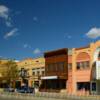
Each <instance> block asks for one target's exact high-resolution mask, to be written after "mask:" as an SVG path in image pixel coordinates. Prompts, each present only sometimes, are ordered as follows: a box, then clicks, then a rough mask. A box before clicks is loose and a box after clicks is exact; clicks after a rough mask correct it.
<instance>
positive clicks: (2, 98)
mask: <svg viewBox="0 0 100 100" xmlns="http://www.w3.org/2000/svg"><path fill="white" fill-rule="evenodd" d="M0 100H33V99H27V98H26V99H25V98H24V99H16V98H11V97H10V98H6V97H0ZM34 100H64V99H55V98H43V97H38V98H37V97H34Z"/></svg>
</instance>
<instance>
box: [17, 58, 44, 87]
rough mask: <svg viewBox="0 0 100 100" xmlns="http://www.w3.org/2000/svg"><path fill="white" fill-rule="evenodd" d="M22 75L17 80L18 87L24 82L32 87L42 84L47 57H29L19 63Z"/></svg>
mask: <svg viewBox="0 0 100 100" xmlns="http://www.w3.org/2000/svg"><path fill="white" fill-rule="evenodd" d="M17 65H18V69H19V73H20V77H19V80H17V82H16V87H19V86H21V85H23V84H25V85H27V86H30V87H34V86H35V87H39V85H40V84H41V79H40V77H41V76H44V73H45V72H44V71H45V59H44V58H42V57H40V58H34V59H33V58H27V59H24V60H22V61H19V62H18V63H17Z"/></svg>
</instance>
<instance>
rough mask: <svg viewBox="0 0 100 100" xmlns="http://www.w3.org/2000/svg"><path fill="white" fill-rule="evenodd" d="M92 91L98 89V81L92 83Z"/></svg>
mask: <svg viewBox="0 0 100 100" xmlns="http://www.w3.org/2000/svg"><path fill="white" fill-rule="evenodd" d="M92 91H96V82H93V83H92Z"/></svg>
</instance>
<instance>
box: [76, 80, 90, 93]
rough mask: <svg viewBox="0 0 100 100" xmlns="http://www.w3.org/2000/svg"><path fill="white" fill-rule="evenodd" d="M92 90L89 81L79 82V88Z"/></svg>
mask: <svg viewBox="0 0 100 100" xmlns="http://www.w3.org/2000/svg"><path fill="white" fill-rule="evenodd" d="M83 89H84V90H86V91H87V90H90V83H89V82H77V90H83Z"/></svg>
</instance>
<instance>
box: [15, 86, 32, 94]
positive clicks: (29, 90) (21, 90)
mask: <svg viewBox="0 0 100 100" xmlns="http://www.w3.org/2000/svg"><path fill="white" fill-rule="evenodd" d="M16 91H17V92H19V93H33V92H34V89H33V88H31V87H27V86H22V87H20V88H18V89H17V90H16Z"/></svg>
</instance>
